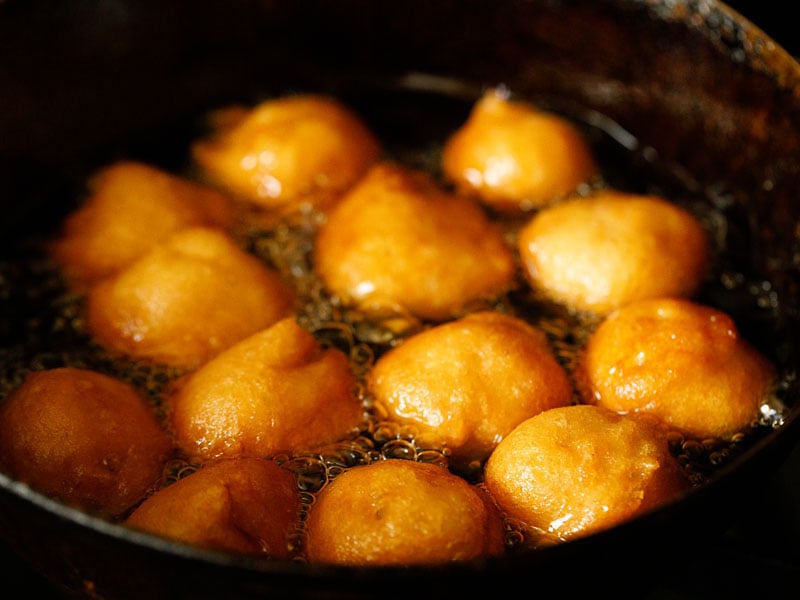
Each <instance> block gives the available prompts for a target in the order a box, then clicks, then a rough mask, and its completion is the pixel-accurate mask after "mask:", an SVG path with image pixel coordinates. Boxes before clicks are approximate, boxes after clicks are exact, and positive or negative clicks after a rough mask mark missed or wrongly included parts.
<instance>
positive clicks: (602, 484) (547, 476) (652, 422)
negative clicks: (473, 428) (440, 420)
mask: <svg viewBox="0 0 800 600" xmlns="http://www.w3.org/2000/svg"><path fill="white" fill-rule="evenodd" d="M485 483H486V488H487V490H488V491H489V493H490V494H491V496H492V497H493V498H494V499H495V501H496V502H497V504H498V506H499V507H500V508H501V509H502V510H503V511H505V512H506V514H507V515H508V516H510V517H511V518H513V519H517V520H519V521H520V522H521V523H522V524H523V526H524V527H526V528H528V529H529V530H530V534H531V539H532V540H533V544H534V545H550V544H553V543H559V542H563V541H567V540H570V539H575V538H578V537H584V536H587V535H590V534H592V533H596V532H598V531H602V530H605V529H609V528H611V527H614V526H616V525H620V524H622V523H624V522H626V521H628V520H630V519H632V518H634V517H636V516H638V515H641V514H643V513H644V512H647V511H649V510H652V509H654V508H656V507H658V506H661V505H663V504H665V503H666V502H669V501H671V500H673V499H675V498H677V497H678V496H679V495H680V494H681V493H683V492H685V491H687V490H688V489H689V480H688V478H687V477H686V476H685V475H684V473H683V471H682V470H681V468H680V466H679V464H678V463H677V461H676V459H675V458H674V457H673V456H672V455H671V454H670V451H669V445H668V441H667V437H666V431H665V429H663V428H662V426H661V423H660V422H659V421H658V420H657V419H655V418H647V417H645V418H642V417H641V416H638V415H637V416H625V415H619V414H617V413H614V412H613V411H610V410H608V409H605V408H602V407H598V406H589V405H573V406H568V407H563V408H554V409H551V410H547V411H544V412H542V413H540V414H538V415H536V416H534V417H532V418H530V419H528V420H527V421H524V422H523V423H521V424H520V425H518V426H517V427H516V428H515V429H514V431H512V432H511V433H510V434H509V435H508V436H507V437H506V438H505V439H504V440H503V441H502V442H500V444H498V446H497V448H496V449H495V451H494V452H493V453H492V455H491V457H489V460H488V462H487V464H486V470H485Z"/></svg>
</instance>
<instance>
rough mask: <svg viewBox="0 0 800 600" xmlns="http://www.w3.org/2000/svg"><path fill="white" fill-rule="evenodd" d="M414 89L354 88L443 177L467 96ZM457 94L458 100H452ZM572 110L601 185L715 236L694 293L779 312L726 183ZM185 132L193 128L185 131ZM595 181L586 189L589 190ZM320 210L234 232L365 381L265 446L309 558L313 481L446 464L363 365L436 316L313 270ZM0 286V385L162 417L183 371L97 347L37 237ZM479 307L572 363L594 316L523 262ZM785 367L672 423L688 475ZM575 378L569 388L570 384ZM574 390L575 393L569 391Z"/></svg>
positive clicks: (475, 468) (171, 474)
mask: <svg viewBox="0 0 800 600" xmlns="http://www.w3.org/2000/svg"><path fill="white" fill-rule="evenodd" d="M409 93H410V92H404V93H403V94H400V96H398V97H396V98H395V101H396V103H389V104H388V105H387V103H385V102H384V103H381V101H380V100H375V99H374V98H370V97H368V98H363V97H361V98H360V99H359V100H360V102H354V105H356V106H360V107H361V109H363V110H362V111H361V112H362V114H363V115H364V117H365V119H366V120H367V122H368V123H370V124H371V125H372V126H373V128H374V129H375V131H376V133H377V135H378V136H379V137H380V138H381V139H382V140H384V141H385V143H386V147H387V152H388V153H389V155H390V158H393V159H395V160H398V161H400V162H402V163H404V164H408V165H410V166H412V167H415V168H424V169H426V170H428V171H429V172H430V173H431V174H432V175H434V176H436V177H439V178H441V173H440V172H439V171H438V164H439V159H440V156H441V147H442V142H443V140H444V139H445V137H446V136H447V135H448V134H449V133H450V132H451V131H452V130H453V129H454V128H455V127H456V126H458V125H459V124H460V122H461V120H463V119H464V118H465V116H466V114H467V111H468V110H469V107H470V106H471V101H469V102H468V101H466V100H464V99H461V98H456V99H453V98H444V99H443V98H441V97H439V96H438V95H431V94H424V93H422V94H416V93H415V94H413V97H414V101H415V103H414V104H413V107H414V110H411V111H409V109H408V107H409V106H410V105H409V104H408V102H407V101H406V100H407V95H408V94H409ZM454 103H455V104H454ZM397 106H403V110H404V111H405V112H404V114H405V115H406V117H405V118H406V119H408V120H409V121H413V122H414V127H411V126H410V124H408V123H404V122H403V119H400V121H399V122H398V121H397V119H393V117H394V116H396V115H395V114H394V113H393V112H392V110H393V108H394V109H396V108H397ZM454 106H456V107H457V110H452V109H453V107H454ZM376 110H377V112H376ZM421 115H424V118H421ZM567 116H569V117H571V118H572V120H573V121H574V122H576V123H577V124H579V125H580V126H581V127H582V128H583V130H584V132H585V133H586V135H587V139H588V140H589V141H590V143H591V144H592V146H593V149H594V152H595V154H596V156H597V159H598V162H599V164H600V165H601V170H602V172H603V177H604V179H603V181H600V182H598V185H600V186H604V185H605V186H613V187H614V188H617V189H627V190H630V191H635V192H650V193H656V194H660V195H663V196H665V197H668V198H671V199H672V200H673V201H675V202H676V203H678V204H680V205H682V206H683V207H684V208H687V209H688V210H690V211H691V212H693V213H694V214H695V215H696V216H698V218H699V219H700V220H701V221H702V222H703V224H704V225H705V226H706V229H707V230H708V231H709V233H710V234H711V239H712V242H713V244H714V252H713V260H714V265H713V268H712V270H711V271H712V273H713V275H712V276H711V277H709V279H708V281H707V282H706V283H705V285H704V288H703V290H701V293H700V298H701V300H703V301H708V303H710V304H719V302H717V301H719V300H724V299H726V298H731V297H733V298H734V299H735V300H734V301H732V302H729V303H725V302H723V304H724V306H723V308H724V310H728V311H729V312H732V316H733V317H734V319H735V320H736V321H737V323H740V324H742V323H760V322H764V321H765V320H769V319H772V318H774V315H775V312H776V311H777V309H778V304H779V300H780V298H779V297H778V296H776V293H775V290H774V289H773V288H772V286H771V285H770V283H769V282H768V281H764V280H762V279H760V278H759V277H757V276H754V275H752V274H750V273H749V270H748V269H747V268H746V267H745V266H744V265H740V264H738V263H737V261H736V256H734V255H733V254H732V253H731V252H730V250H731V248H730V247H729V244H728V240H729V239H731V237H732V236H731V232H732V231H736V230H737V229H739V228H742V227H745V226H746V224H745V223H742V222H739V221H738V220H737V219H736V218H735V216H734V215H735V214H736V213H735V211H731V210H730V207H731V206H734V205H735V201H734V199H733V197H732V194H731V193H730V192H728V191H726V190H725V189H724V187H721V188H719V189H715V190H710V191H705V192H703V193H702V194H701V193H698V191H697V185H696V184H695V183H694V182H692V181H691V180H690V179H689V178H687V175H686V173H684V172H682V171H681V170H680V169H677V168H675V167H674V166H670V165H664V164H661V163H659V162H658V161H657V160H653V159H652V151H651V150H650V149H642V148H638V147H637V144H636V140H635V138H633V136H630V135H629V134H627V133H626V132H623V131H621V130H620V129H619V128H617V127H616V125H614V124H613V123H610V122H609V121H608V120H606V119H602V118H600V116H598V115H596V114H594V113H580V112H576V113H573V114H569V115H567ZM387 123H388V124H391V126H387ZM431 123H434V124H435V125H436V126H435V127H429V128H428V129H427V131H428V132H429V133H428V134H423V135H421V136H419V135H416V136H410V135H409V134H408V132H409V131H413V132H415V134H419V132H420V131H426V129H425V125H426V124H431ZM398 132H400V133H398ZM191 141H192V140H187V144H188V142H191ZM590 191H591V190H590V189H587V190H584V193H588V192H590ZM491 216H492V217H493V218H494V219H495V220H496V221H497V223H498V224H499V225H500V226H501V227H502V228H503V230H504V232H505V235H506V239H507V241H508V243H509V246H510V247H512V248H514V247H515V244H514V238H515V235H516V231H517V229H518V228H519V227H520V226H521V224H522V223H523V222H524V220H525V219H527V218H528V217H529V215H524V216H522V217H520V218H509V217H501V216H500V215H491ZM323 220H324V217H323V215H322V214H320V213H317V212H315V211H314V210H312V209H300V210H298V211H297V212H295V213H292V214H285V215H282V217H281V218H280V219H279V220H278V221H276V223H275V224H274V226H270V227H268V228H266V227H262V226H259V225H257V224H254V222H250V221H244V222H242V223H241V224H240V226H239V227H237V228H236V230H235V231H234V232H233V233H234V235H235V237H236V239H237V240H238V241H239V242H240V243H241V245H242V246H243V247H244V248H245V249H246V250H248V251H249V252H250V253H252V254H253V255H255V256H257V257H259V258H260V259H261V260H263V261H264V262H265V263H266V264H268V265H270V266H272V267H274V268H276V269H278V270H279V271H280V272H281V274H282V275H283V277H284V278H285V279H286V280H287V281H290V282H292V284H293V285H294V287H295V289H296V290H297V292H298V295H299V297H300V299H301V302H300V304H299V307H300V308H299V310H298V313H297V315H296V316H297V319H298V322H299V323H300V324H301V325H302V326H303V327H305V328H306V329H308V330H309V331H311V332H312V333H313V334H314V335H315V336H316V337H317V339H319V340H320V341H321V342H322V343H324V344H327V345H331V346H334V347H336V348H339V349H340V350H342V351H343V352H345V353H346V354H347V356H348V357H349V358H350V365H351V367H352V370H353V372H354V373H355V375H356V378H357V380H358V382H359V389H358V395H359V398H360V400H361V402H362V403H363V405H364V407H365V420H364V422H363V424H362V427H361V429H360V431H359V432H358V433H357V434H355V435H353V436H351V437H349V438H347V439H343V440H340V441H338V442H337V443H334V444H330V445H327V446H324V447H322V448H315V449H310V450H309V451H308V452H304V453H298V454H293V455H288V454H286V455H281V456H275V457H271V458H272V459H274V460H275V461H277V462H278V463H279V464H280V465H281V466H283V467H284V468H286V469H288V470H290V471H291V472H292V473H293V474H294V475H295V477H296V480H297V485H298V487H299V489H300V490H301V496H302V500H303V502H302V510H301V512H300V515H299V517H298V523H297V527H296V532H295V534H294V535H293V536H292V539H291V540H290V541H289V544H290V547H291V549H292V553H293V556H294V559H295V560H299V561H302V560H304V559H303V548H304V544H305V541H304V529H303V521H304V518H305V514H306V512H307V509H308V507H309V506H310V505H311V504H312V503H313V502H314V499H315V496H316V494H317V493H318V492H319V491H320V490H321V489H323V488H324V487H325V486H326V485H327V484H328V483H329V482H330V481H331V480H333V479H334V478H335V477H337V476H338V475H339V474H341V473H342V472H344V471H346V470H347V469H350V468H353V467H356V466H359V465H365V464H369V463H372V462H375V461H379V460H384V459H388V458H398V459H403V460H414V461H422V462H429V463H434V464H437V465H440V466H442V467H445V468H448V467H449V452H448V450H447V448H426V447H421V446H419V445H418V443H417V441H416V437H415V432H414V431H413V428H411V427H408V426H405V425H401V424H398V423H395V422H392V421H391V420H390V419H389V417H388V413H387V411H385V410H384V409H383V407H382V406H380V404H379V403H376V402H375V401H374V400H373V399H372V398H371V397H370V396H369V392H368V390H367V388H366V386H365V379H366V375H367V373H368V372H369V370H370V368H371V367H372V365H373V364H374V362H375V361H376V360H377V359H378V358H379V357H380V356H381V355H382V354H384V353H385V352H386V351H387V350H389V349H390V348H392V347H394V346H395V345H397V344H399V343H401V342H402V341H403V339H405V338H406V337H408V336H410V335H413V334H414V333H417V332H419V331H421V330H422V329H424V328H426V327H429V326H430V324H426V323H423V322H421V321H419V320H417V319H414V318H413V317H411V316H409V315H395V314H391V315H385V316H384V317H381V316H377V317H376V315H374V314H370V315H367V314H364V313H362V312H361V311H359V310H357V309H354V308H352V307H349V306H346V305H344V304H343V303H342V302H341V301H340V300H339V299H338V298H336V297H335V296H332V295H331V294H329V293H328V292H327V291H326V289H325V287H324V285H323V284H322V282H321V281H320V280H319V278H318V277H317V276H316V275H315V274H314V270H313V251H314V245H313V239H314V234H315V232H316V230H317V229H318V227H319V226H320V224H321V223H322V222H323ZM257 222H258V221H256V222H255V223H257ZM734 237H735V236H734ZM0 297H1V298H3V299H4V300H6V301H7V306H8V307H10V309H9V310H8V311H7V313H8V314H6V315H3V316H2V321H3V322H2V323H0V326H2V328H3V330H5V331H7V332H11V333H14V334H15V335H13V336H11V339H12V343H11V344H9V345H7V346H6V347H4V348H2V349H0V397H5V396H6V395H7V394H8V393H9V392H10V391H12V390H13V389H15V388H16V387H18V386H19V385H21V384H22V381H23V379H24V376H25V373H27V372H28V371H32V370H41V369H48V368H56V367H61V366H73V367H79V368H88V369H94V370H98V371H101V372H104V373H108V374H111V375H114V376H117V377H119V378H120V379H122V380H124V381H127V382H129V383H131V384H133V385H134V386H135V387H136V388H138V389H139V390H141V391H142V392H143V393H144V394H145V395H146V396H147V398H149V400H150V401H151V403H152V407H153V410H154V411H155V413H156V415H157V417H158V418H159V419H160V420H161V422H162V423H164V422H165V421H166V414H165V406H164V394H165V392H166V389H167V387H168V386H169V384H170V383H171V382H173V381H174V380H175V379H177V378H178V377H180V376H181V375H182V374H183V373H182V372H181V371H180V370H179V369H175V368H170V367H165V366H162V365H152V364H144V363H139V362H137V361H134V360H126V359H123V358H120V357H117V356H111V355H110V354H108V353H107V352H106V351H105V350H104V349H103V348H101V347H99V346H97V345H96V344H95V343H94V342H93V341H92V339H91V336H90V335H89V334H88V332H87V330H86V324H85V322H84V319H83V314H84V312H83V298H82V297H81V296H80V295H78V294H75V293H72V292H71V291H70V290H69V289H68V287H67V286H66V284H65V281H64V280H63V279H62V277H61V274H60V273H59V271H58V270H57V268H56V267H55V266H54V265H53V264H52V263H51V262H50V260H49V258H48V256H47V253H46V251H45V249H44V248H43V247H39V248H36V249H35V250H34V251H32V252H31V253H30V254H29V255H27V256H26V257H25V258H24V260H14V261H8V260H6V261H1V262H0ZM712 300H713V301H712ZM731 307H737V311H736V312H733V311H732V310H731ZM475 308H476V309H478V308H481V309H485V308H490V309H492V310H497V311H501V312H505V313H508V314H513V315H516V316H519V317H522V318H523V319H525V320H527V321H528V322H530V323H531V324H533V325H534V326H536V327H539V328H540V329H542V330H543V331H544V332H545V334H546V336H547V338H548V340H549V341H550V343H551V346H552V348H553V350H554V352H555V355H556V357H557V359H558V360H559V362H560V363H561V364H562V365H563V366H564V368H565V369H566V371H567V373H568V374H569V375H570V376H572V374H573V373H574V372H575V369H576V366H577V363H578V360H579V358H580V352H581V349H582V347H583V346H584V344H585V342H586V340H587V338H588V336H589V335H590V334H591V333H592V331H593V330H594V328H595V327H596V326H597V324H598V319H597V317H595V316H593V315H590V314H584V313H578V312H572V311H569V310H567V309H566V308H565V307H563V306H560V305H557V304H554V303H552V302H549V301H548V300H546V299H545V298H542V297H539V296H537V295H536V293H535V292H533V291H532V290H531V289H530V288H529V287H528V286H527V285H526V284H525V283H524V281H523V280H522V276H521V274H520V275H518V280H517V285H514V286H512V289H511V290H510V291H509V292H507V293H506V294H505V295H503V296H502V297H500V298H496V299H495V300H494V301H493V302H492V304H491V305H488V306H487V305H481V306H479V307H475ZM790 379H791V375H790V374H783V376H782V380H781V381H780V382H779V385H778V388H777V389H776V393H775V396H774V397H773V398H770V399H768V401H766V402H765V404H764V406H763V407H762V411H761V415H762V416H761V419H760V421H759V422H758V423H756V424H755V426H754V427H753V429H752V430H750V431H746V432H741V433H740V434H738V435H736V436H734V437H733V438H732V439H730V440H725V441H723V440H716V439H713V440H696V439H690V438H687V437H686V436H684V435H682V434H680V433H678V432H674V433H673V434H672V435H671V437H670V448H671V450H672V452H673V454H674V455H675V456H676V457H677V458H678V460H679V462H680V463H681V465H683V467H684V468H685V469H686V471H687V473H688V474H689V475H690V477H691V479H692V481H693V483H694V484H695V485H702V484H703V483H705V482H707V481H708V480H709V479H710V478H712V477H713V476H714V475H715V474H716V473H717V472H718V471H719V470H720V469H721V468H722V467H723V466H725V465H726V464H728V463H730V462H731V461H732V460H735V458H736V457H737V456H738V455H739V454H740V453H741V452H742V451H743V450H745V449H747V448H748V447H750V446H751V445H752V444H753V443H754V441H755V440H756V439H758V438H759V437H760V436H761V435H764V434H766V433H767V432H769V431H771V430H772V429H775V428H777V427H779V426H780V425H781V424H782V421H783V415H784V413H785V408H786V407H785V406H784V404H783V397H782V395H783V393H784V392H785V391H786V389H787V388H788V385H789V383H790ZM573 383H574V382H573ZM573 387H574V389H576V390H577V386H573ZM574 401H575V402H576V403H578V402H580V398H579V397H578V395H577V391H576V394H575V398H574ZM199 468H202V465H201V464H200V463H197V462H193V461H192V460H191V458H189V457H186V456H182V455H180V454H177V453H176V454H175V455H174V456H173V457H172V458H171V459H170V460H169V461H168V462H167V464H166V466H165V468H164V471H163V476H162V478H161V481H160V483H159V487H165V486H168V485H171V484H173V483H175V482H176V481H178V480H179V479H181V478H183V477H186V476H188V475H190V474H191V473H193V472H195V471H196V470H197V469H199ZM458 474H459V475H461V476H462V477H464V478H465V479H467V480H468V481H470V482H471V483H474V484H475V485H482V465H480V464H472V465H469V466H468V467H466V468H464V467H462V470H461V471H459V472H458ZM506 546H507V548H508V551H509V552H512V551H517V550H519V549H523V548H527V547H530V540H528V539H526V535H525V533H524V529H523V528H522V527H521V526H520V525H519V524H518V523H515V522H514V521H513V520H511V519H506Z"/></svg>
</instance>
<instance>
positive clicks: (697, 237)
mask: <svg viewBox="0 0 800 600" xmlns="http://www.w3.org/2000/svg"><path fill="white" fill-rule="evenodd" d="M518 246H519V253H520V259H521V261H522V264H523V267H524V271H525V273H526V275H527V277H528V279H529V281H530V283H531V285H532V286H533V288H534V289H536V290H538V291H540V292H542V293H543V294H544V295H545V296H547V297H549V298H550V299H552V300H554V301H556V302H560V303H563V304H565V305H567V306H568V307H570V308H572V309H575V310H582V311H590V312H594V313H597V314H605V313H608V312H610V311H611V310H614V309H615V308H617V307H620V306H623V305H624V304H627V303H628V302H633V301H635V300H641V299H643V298H652V297H656V296H681V297H688V296H691V295H692V294H693V293H694V292H695V291H696V290H697V289H698V287H699V286H700V284H701V283H702V281H703V279H704V277H705V275H706V272H707V268H708V262H709V243H708V236H707V234H706V231H705V229H704V228H703V226H702V224H701V223H700V222H699V220H697V219H696V218H695V217H694V216H693V215H692V214H690V213H689V212H687V211H685V210H683V209H681V208H679V207H678V206H676V205H675V204H672V203H670V202H668V201H667V200H665V199H663V198H660V197H657V196H648V195H637V194H629V193H623V192H619V191H611V190H608V191H602V192H598V193H596V194H594V195H592V196H589V197H586V198H574V199H571V200H567V201H565V202H562V203H560V204H557V205H553V206H550V207H548V208H545V209H543V210H542V211H540V212H539V213H537V214H536V215H535V216H534V217H533V218H532V219H531V220H530V221H529V222H528V223H527V224H526V225H525V226H524V227H523V228H522V229H521V231H520V232H519V238H518Z"/></svg>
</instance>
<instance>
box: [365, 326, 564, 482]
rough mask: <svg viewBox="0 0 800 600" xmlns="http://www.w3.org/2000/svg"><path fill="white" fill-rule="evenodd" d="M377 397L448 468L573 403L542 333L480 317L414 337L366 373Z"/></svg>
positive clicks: (478, 456)
mask: <svg viewBox="0 0 800 600" xmlns="http://www.w3.org/2000/svg"><path fill="white" fill-rule="evenodd" d="M368 387H369V390H370V391H371V392H372V394H373V396H374V398H375V400H376V401H377V402H379V403H380V404H381V405H382V406H384V407H385V408H386V409H387V412H388V414H389V415H390V417H391V418H392V419H394V420H397V421H399V422H401V423H405V424H409V425H412V426H413V427H414V430H415V437H416V438H417V440H418V441H419V442H420V443H422V444H426V445H431V446H439V445H444V446H446V447H447V448H448V449H449V450H450V451H451V453H452V454H451V455H452V458H453V461H454V464H456V465H458V466H460V467H461V466H466V465H467V464H468V463H470V462H471V461H483V460H484V459H485V458H486V457H487V456H488V455H489V454H490V452H491V451H492V449H493V448H494V447H495V445H497V443H498V442H499V441H500V440H501V439H503V438H504V437H505V436H506V435H507V434H508V433H509V432H510V431H511V430H512V429H513V428H514V427H515V426H516V425H517V424H519V423H520V422H521V421H524V420H525V419H527V418H528V417H531V416H533V415H535V414H537V413H539V412H541V411H543V410H546V409H548V408H553V407H555V406H566V405H568V404H570V402H571V401H572V392H573V390H572V385H571V382H570V380H569V378H568V376H567V374H566V372H565V370H564V369H563V368H562V367H561V365H560V364H559V363H558V361H557V360H556V358H555V356H554V355H553V354H552V352H551V349H550V346H549V344H548V341H547V339H546V337H545V335H544V334H543V333H542V332H541V331H539V330H538V329H534V328H533V327H531V326H530V325H528V324H527V323H525V322H524V321H522V320H521V319H518V318H516V317H512V316H508V315H504V314H501V313H497V312H490V311H484V312H478V313H474V314H471V315H468V316H466V317H463V318H461V319H459V320H457V321H451V322H448V323H445V324H441V325H438V326H436V327H433V328H431V329H428V330H426V331H423V332H422V333H418V334H416V335H414V336H412V337H410V338H408V339H407V340H406V341H405V342H403V343H402V344H401V345H400V346H396V347H395V348H393V349H392V350H390V351H389V352H387V353H386V354H384V355H383V356H382V357H381V358H380V359H378V361H377V362H376V363H375V366H374V367H373V369H372V371H371V373H370V374H369V375H368Z"/></svg>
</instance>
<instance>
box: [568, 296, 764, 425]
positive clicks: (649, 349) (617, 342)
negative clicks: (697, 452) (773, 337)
mask: <svg viewBox="0 0 800 600" xmlns="http://www.w3.org/2000/svg"><path fill="white" fill-rule="evenodd" d="M578 371H579V375H578V377H579V381H580V382H581V384H580V385H581V388H582V393H583V395H584V396H585V399H586V401H587V402H591V403H596V404H598V405H601V406H605V407H607V408H609V409H611V410H614V411H617V412H625V413H628V412H647V413H651V414H654V415H657V416H658V417H660V418H661V419H663V420H664V421H666V422H667V423H668V424H669V425H671V426H672V427H674V428H675V429H679V430H681V431H683V432H684V433H687V434H689V435H691V436H694V437H697V438H706V437H728V436H731V435H733V434H734V433H736V432H739V431H743V430H745V429H747V428H748V427H749V426H750V425H752V424H754V423H755V421H756V420H757V418H758V416H759V409H760V406H761V404H762V403H764V402H765V401H766V399H767V398H768V396H769V394H770V393H771V390H772V386H773V385H774V383H775V377H776V373H775V369H774V368H773V366H772V365H771V363H770V362H769V361H768V360H767V359H766V358H765V357H764V356H763V355H761V354H760V353H759V352H758V351H757V350H756V349H755V348H753V347H752V346H751V345H749V344H748V343H747V341H746V340H744V339H743V338H742V337H741V336H740V335H739V332H738V330H737V327H736V324H735V323H734V321H733V319H732V318H731V317H730V316H729V315H727V314H726V313H724V312H722V311H720V310H717V309H715V308H712V307H709V306H704V305H701V304H697V303H694V302H691V301H689V300H685V299H675V298H662V299H658V298H657V299H651V300H642V301H640V302H636V303H632V304H629V305H627V306H625V307H623V308H621V309H619V310H617V311H615V312H614V313H612V314H610V315H609V316H608V317H607V318H606V319H605V320H604V321H603V322H602V323H601V324H600V325H599V326H598V328H597V329H596V330H595V332H594V333H593V334H592V335H591V337H590V338H589V340H588V342H587V344H586V347H585V348H584V350H583V356H582V358H581V361H580V367H579V370H578Z"/></svg>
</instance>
